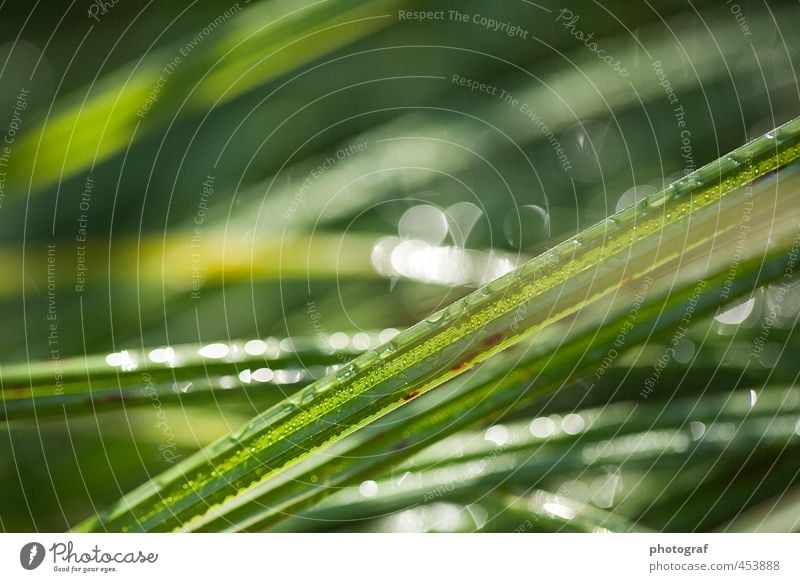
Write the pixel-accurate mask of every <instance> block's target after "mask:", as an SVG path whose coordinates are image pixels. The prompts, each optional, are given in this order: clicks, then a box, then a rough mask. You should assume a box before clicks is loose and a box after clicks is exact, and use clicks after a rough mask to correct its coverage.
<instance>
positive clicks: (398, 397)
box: [81, 120, 800, 531]
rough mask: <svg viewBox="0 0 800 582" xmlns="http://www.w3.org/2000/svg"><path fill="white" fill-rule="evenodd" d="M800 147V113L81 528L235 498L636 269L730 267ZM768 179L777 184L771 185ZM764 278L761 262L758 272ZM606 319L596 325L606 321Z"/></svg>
mask: <svg viewBox="0 0 800 582" xmlns="http://www.w3.org/2000/svg"><path fill="white" fill-rule="evenodd" d="M799 144H800V120H795V121H792V122H790V123H788V124H786V125H784V126H782V127H781V128H778V129H776V130H773V131H772V132H770V133H769V134H767V135H765V136H763V137H762V138H759V139H758V140H755V141H754V142H751V143H750V144H748V145H747V146H744V147H743V148H740V149H738V150H736V151H734V152H732V153H731V154H730V155H728V156H726V157H725V158H722V159H720V160H718V161H716V162H714V163H713V164H710V165H709V166H706V167H704V168H701V169H700V170H698V171H697V172H695V173H692V174H690V175H688V176H686V177H685V178H683V179H681V180H679V181H678V182H676V183H674V184H672V185H670V186H669V187H667V188H665V189H664V190H662V191H660V192H658V193H656V194H654V195H652V196H650V197H648V198H646V199H644V200H642V201H641V202H639V203H637V204H636V205H634V206H632V207H630V208H628V209H626V210H623V211H622V212H620V213H618V214H616V215H614V216H613V217H611V218H609V219H608V220H606V221H603V222H601V223H598V224H596V225H594V226H593V227H590V228H589V229H587V230H585V231H584V232H583V233H581V234H580V235H578V236H576V237H574V238H572V239H570V240H567V241H565V242H563V243H561V244H559V245H558V246H556V247H554V248H553V249H552V250H551V251H548V252H547V253H545V254H544V255H541V256H539V257H537V258H535V259H533V260H531V261H529V262H528V263H526V264H524V265H523V266H521V267H520V268H518V269H516V270H515V271H512V272H511V273H509V274H508V275H505V276H503V277H501V278H499V279H497V280H496V281H494V282H493V283H490V284H489V285H487V286H486V287H484V288H482V289H479V290H478V291H476V292H474V293H472V294H470V295H468V296H467V297H465V298H464V299H461V300H459V301H457V302H455V303H453V304H452V305H450V306H449V307H447V308H446V309H444V310H442V311H439V312H437V313H434V314H432V315H431V316H430V317H429V318H428V319H427V320H425V321H423V322H421V323H419V324H417V325H415V326H414V327H412V328H410V329H408V330H407V331H405V332H403V333H401V334H400V335H398V336H397V337H396V338H395V339H394V340H392V341H390V342H388V343H386V344H384V345H382V346H381V347H379V348H377V349H375V350H370V351H369V352H367V353H365V354H363V355H361V356H359V357H358V358H356V359H355V360H353V361H352V362H351V363H349V364H347V365H345V366H343V367H342V368H341V369H339V370H337V372H336V373H335V374H333V375H330V376H328V377H326V378H323V379H322V380H320V381H318V382H315V383H313V384H312V385H310V386H309V387H308V388H305V389H303V390H301V391H300V392H299V393H298V394H297V395H296V396H294V397H291V398H289V399H287V400H286V401H285V402H284V403H282V404H280V405H277V406H275V407H273V408H271V409H269V410H267V411H266V412H264V413H263V414H261V415H259V416H257V417H256V418H254V419H253V421H252V422H250V423H249V424H248V425H246V426H244V427H243V428H242V429H241V430H239V431H236V432H235V433H233V434H231V435H230V436H229V437H227V438H225V439H222V440H220V441H218V442H217V443H215V444H213V445H210V446H209V447H206V448H205V449H203V450H201V451H199V452H198V453H197V454H196V455H194V456H193V457H191V458H190V459H187V460H186V461H185V462H183V463H181V464H179V465H176V466H175V467H173V468H172V469H170V470H168V471H166V472H165V473H163V474H162V475H161V476H159V477H157V478H156V479H153V480H152V481H150V482H149V483H147V484H145V485H143V486H142V487H141V488H139V489H137V490H135V491H134V492H132V493H131V494H129V495H127V496H126V497H125V498H124V499H123V500H122V501H121V502H120V503H119V504H118V505H117V506H116V507H114V508H112V510H111V511H110V512H108V513H104V514H101V515H99V516H96V518H93V519H92V520H90V521H89V522H86V523H85V524H83V525H82V526H81V529H86V530H104V529H106V530H109V529H110V530H122V531H138V530H145V531H163V530H171V529H175V528H177V527H181V526H188V527H191V522H192V521H193V520H198V519H199V518H201V517H202V516H203V515H205V514H206V513H208V512H209V510H211V509H213V508H215V507H217V506H218V505H219V504H220V503H221V502H223V501H224V500H226V499H228V498H231V497H236V496H237V495H241V494H242V493H245V492H246V491H248V490H249V489H251V488H253V487H254V486H257V485H258V484H259V483H261V482H263V481H264V480H265V478H267V477H269V476H276V475H279V474H280V473H282V472H283V471H285V470H287V469H288V468H290V467H292V466H293V465H295V464H297V463H299V462H300V461H302V460H303V459H305V458H308V457H309V455H310V454H311V453H312V452H313V451H315V450H317V449H319V448H320V447H321V446H323V445H326V444H330V443H332V442H334V441H338V440H340V439H342V438H344V437H345V436H347V435H349V434H352V433H353V432H354V431H356V430H357V429H358V428H360V427H362V426H365V425H367V424H369V423H370V422H371V421H373V420H375V419H377V418H379V417H381V416H383V415H385V414H387V413H388V412H390V411H392V410H394V409H396V408H398V407H400V406H402V405H403V404H404V403H405V402H407V401H409V400H411V399H413V398H415V397H417V396H419V395H421V394H423V393H425V392H427V391H429V390H431V389H432V388H434V387H436V386H438V385H440V384H442V383H444V382H445V381H447V380H448V379H450V378H453V377H455V376H457V375H459V374H461V373H463V372H464V371H465V370H467V369H468V368H470V367H471V366H473V365H475V364H478V363H480V362H483V361H485V360H487V359H488V358H489V357H491V356H492V355H494V354H496V353H498V352H500V351H501V350H503V349H505V348H507V347H509V346H511V345H513V344H515V343H517V342H519V341H520V340H522V339H523V338H525V337H529V336H532V335H535V336H536V338H537V340H538V341H542V340H543V339H545V338H547V337H548V334H549V337H550V341H551V342H552V341H555V340H556V336H555V335H554V334H558V337H560V338H563V337H564V333H565V331H566V330H565V327H566V329H569V328H570V326H571V324H572V319H573V318H575V316H576V315H577V314H579V313H581V310H583V309H585V308H586V307H587V306H588V305H591V304H592V302H593V301H602V300H604V299H606V300H607V299H608V298H609V297H614V298H619V297H624V296H626V294H627V293H625V292H623V293H620V291H625V290H626V289H627V288H628V287H629V286H621V283H623V282H624V281H625V280H626V279H628V278H631V277H634V278H636V277H639V276H641V275H643V274H645V273H653V274H654V275H658V276H659V277H660V278H661V279H662V281H663V279H664V277H665V273H664V272H660V270H661V269H665V270H666V272H667V273H666V274H670V273H672V274H674V279H676V280H678V281H679V282H681V283H684V284H685V283H687V282H688V281H686V277H689V276H691V277H697V278H698V279H700V278H701V277H700V276H701V275H704V274H706V273H705V272H706V271H707V269H708V267H706V266H703V268H702V269H698V268H697V265H698V264H699V263H701V262H702V261H701V259H703V258H704V259H705V261H706V264H709V263H714V265H715V267H716V269H717V270H716V271H714V272H715V273H718V272H720V271H723V270H724V264H725V260H724V259H723V258H722V257H720V256H719V253H720V251H718V250H717V249H720V248H721V249H724V250H727V246H726V245H725V244H722V243H723V241H722V240H720V239H722V238H724V237H725V236H728V237H730V234H731V233H732V232H733V231H735V230H736V227H737V225H738V222H739V220H740V217H741V205H742V203H744V202H747V201H749V198H750V197H751V196H755V195H753V194H752V192H751V191H750V190H749V188H750V187H752V184H753V182H754V180H756V179H757V178H759V177H761V176H764V175H765V174H767V173H769V172H773V171H774V170H775V169H777V168H783V167H785V166H786V165H787V164H790V163H791V162H793V161H794V160H796V159H797V157H798V155H799V154H800V145H799ZM787 173H788V174H789V177H788V178H787V179H786V180H785V181H784V182H783V183H782V184H781V185H780V187H776V184H774V183H773V182H772V181H768V182H762V187H761V188H760V189H759V194H760V196H759V200H761V201H763V202H765V203H767V204H768V206H769V208H770V209H775V210H777V217H776V218H777V220H776V221H775V223H774V224H772V225H771V227H772V231H771V234H772V236H771V237H769V236H766V237H765V235H764V234H763V233H762V234H761V235H758V231H757V232H756V233H754V234H755V235H757V236H761V237H765V238H762V239H761V240H760V241H753V242H754V243H758V242H760V243H761V244H754V245H753V247H752V250H750V251H749V252H753V253H755V254H756V255H758V254H761V257H762V260H763V255H764V252H765V248H764V246H763V244H764V243H765V242H767V240H766V239H768V242H769V245H771V246H777V247H778V248H780V249H781V250H785V248H786V247H787V246H791V241H792V239H793V237H794V235H795V232H794V231H795V230H796V226H797V224H796V223H797V220H796V218H795V219H794V220H792V215H793V213H792V209H793V208H795V206H792V204H796V202H797V198H798V196H800V188H798V187H797V186H798V184H797V181H798V179H797V175H796V174H795V173H793V172H787ZM792 178H794V179H792ZM767 184H768V185H769V187H770V188H772V190H773V192H767V191H765V190H764V188H765V187H766V186H765V185H767ZM745 186H747V188H745ZM745 194H748V196H747V199H745ZM761 206H762V207H761V208H758V210H759V213H758V216H759V218H758V220H754V221H753V226H754V227H755V226H756V225H757V224H758V223H759V222H763V221H764V220H767V219H770V218H772V212H767V211H766V209H765V208H764V207H763V206H764V205H763V204H762V205H761ZM754 215H755V213H754ZM729 242H734V243H735V240H734V241H729ZM687 255H691V256H692V257H691V259H692V261H693V263H694V264H695V268H694V269H686V268H685V267H684V266H683V265H682V264H681V260H682V259H684V258H685V257H687ZM695 255H696V256H695ZM775 260H778V259H775ZM676 261H677V264H676ZM783 263H785V260H783V261H781V265H780V266H782V264H783ZM677 267H681V268H680V269H678V268H677ZM775 268H776V266H775V265H774V264H773V265H772V267H771V269H770V270H768V271H766V273H769V274H770V276H773V277H774V276H776V275H775V273H774V269H775ZM648 276H649V275H648ZM761 277H762V275H761V272H760V271H757V275H756V277H755V278H756V279H760V278H761ZM751 282H752V281H751ZM731 286H733V283H731ZM628 293H630V291H628ZM699 301H700V298H699V296H698V298H697V299H696V302H699ZM723 301H724V299H723ZM716 303H717V304H719V303H721V301H717V302H716ZM679 319H680V318H679ZM557 322H561V323H562V324H563V325H562V326H558V325H555V324H556V323H557ZM598 323H599V322H594V328H595V331H596V328H597V327H598ZM586 331H587V330H584V332H586ZM543 343H544V342H543Z"/></svg>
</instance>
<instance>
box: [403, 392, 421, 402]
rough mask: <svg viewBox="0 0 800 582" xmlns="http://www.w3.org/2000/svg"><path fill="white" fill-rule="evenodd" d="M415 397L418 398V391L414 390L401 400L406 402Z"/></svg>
mask: <svg viewBox="0 0 800 582" xmlns="http://www.w3.org/2000/svg"><path fill="white" fill-rule="evenodd" d="M417 396H419V390H414V391H413V392H410V393H409V394H407V395H405V396H403V400H406V401H408V400H411V399H412V398H416V397H417Z"/></svg>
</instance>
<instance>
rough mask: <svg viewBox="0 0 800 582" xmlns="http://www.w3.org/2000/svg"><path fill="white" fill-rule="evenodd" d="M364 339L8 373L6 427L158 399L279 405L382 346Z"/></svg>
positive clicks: (97, 360)
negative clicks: (10, 422) (342, 343)
mask: <svg viewBox="0 0 800 582" xmlns="http://www.w3.org/2000/svg"><path fill="white" fill-rule="evenodd" d="M345 335H347V334H345ZM360 335H361V337H360V338H359V342H360V343H361V344H363V346H362V347H361V348H356V347H355V346H354V345H353V342H352V341H349V342H348V344H347V345H346V346H344V347H341V348H339V349H334V347H333V346H332V344H331V340H330V338H328V337H323V336H319V337H294V338H281V339H279V338H275V337H268V338H265V339H252V340H249V341H227V342H214V343H207V344H184V345H176V346H162V347H155V348H151V349H126V350H120V351H119V352H115V353H112V354H107V355H93V356H87V357H84V358H78V357H76V358H64V359H62V360H59V362H57V363H55V362H52V361H44V362H35V363H32V364H28V363H19V364H10V365H5V366H2V367H0V399H1V400H2V406H0V420H13V421H22V420H26V419H32V418H36V419H43V418H48V417H52V416H57V417H62V418H63V416H64V415H65V414H66V415H69V416H71V417H74V416H80V415H82V414H92V413H95V412H98V411H100V410H107V409H111V408H115V407H121V406H123V405H124V406H125V407H131V406H142V405H147V404H148V403H151V402H152V401H153V399H156V398H157V399H158V400H159V402H161V403H163V404H166V403H169V402H180V403H183V404H194V403H201V402H220V401H240V402H253V401H254V400H255V402H258V403H259V404H260V405H271V404H275V403H276V402H278V401H280V400H283V398H285V397H286V396H288V395H289V394H292V393H294V392H296V391H297V390H298V389H299V388H300V387H302V386H304V385H307V384H309V382H311V381H313V380H316V379H317V378H319V377H321V376H324V375H325V374H326V373H327V371H329V369H330V368H331V367H332V366H337V365H341V364H342V363H343V362H347V361H349V360H351V359H352V358H353V357H355V356H357V355H358V354H360V353H362V352H363V351H364V349H366V348H367V347H369V346H376V345H378V344H379V343H380V340H379V334H377V333H366V332H361V333H360ZM347 337H348V339H350V336H349V335H347Z"/></svg>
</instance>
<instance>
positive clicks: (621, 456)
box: [277, 415, 800, 531]
mask: <svg viewBox="0 0 800 582" xmlns="http://www.w3.org/2000/svg"><path fill="white" fill-rule="evenodd" d="M795 422H796V420H795V418H794V416H793V415H792V416H790V415H782V416H777V417H775V418H764V417H759V418H753V419H748V420H746V421H744V422H742V423H741V424H740V425H739V426H737V427H736V429H734V430H729V425H730V423H729V422H726V423H710V424H708V425H707V431H706V433H704V435H703V437H701V438H697V437H696V435H695V434H694V433H693V430H692V429H691V428H690V427H688V426H687V427H684V428H682V429H671V430H654V431H647V432H644V433H635V434H630V435H624V436H620V437H616V438H612V439H607V440H604V441H598V442H590V443H586V444H585V445H584V444H582V443H580V440H579V441H578V443H579V444H578V446H571V445H568V444H558V445H554V446H552V447H547V446H546V447H543V448H541V449H535V450H533V451H525V452H521V451H517V452H513V453H496V454H493V455H488V456H486V457H484V458H483V459H482V460H481V461H480V462H475V461H465V462H452V463H448V464H443V465H442V466H441V467H439V468H436V469H431V468H428V469H427V470H426V471H422V472H411V471H409V472H408V473H407V474H406V476H405V478H404V477H403V476H402V475H401V474H398V475H401V476H400V477H399V478H392V479H386V480H379V481H374V482H370V483H369V486H370V493H371V496H370V497H368V498H367V497H365V496H364V495H363V494H362V491H361V488H360V487H353V488H349V489H345V490H343V491H341V492H340V493H338V494H337V495H336V496H335V497H331V498H330V499H329V500H328V502H327V503H326V504H324V505H322V506H320V507H319V508H318V509H315V510H313V511H311V512H309V513H308V514H307V515H305V516H303V517H300V518H295V519H293V520H292V521H291V522H286V523H285V524H281V526H280V527H278V528H277V530H278V531H305V530H309V529H313V528H314V522H318V525H320V526H323V527H324V526H325V524H327V525H328V526H330V525H331V524H333V523H343V522H347V521H356V520H364V519H372V518H374V517H377V516H381V515H386V514H388V513H392V512H397V511H401V510H403V509H405V508H408V507H413V506H415V505H417V504H420V503H430V502H432V501H457V502H462V503H480V502H481V501H482V499H483V497H484V495H485V494H486V493H487V492H491V491H494V490H496V489H497V488H502V487H507V486H512V485H516V486H519V487H525V488H531V487H540V486H541V482H542V480H544V479H549V480H551V481H552V480H554V479H556V478H557V477H558V475H560V474H564V475H572V474H576V473H577V474H582V473H583V472H585V471H589V470H592V469H601V468H603V467H608V466H614V467H618V468H620V469H622V470H630V469H633V468H639V469H641V470H643V471H648V472H649V471H652V470H654V469H661V468H667V469H672V470H673V471H677V470H679V469H681V468H682V466H683V465H684V464H685V462H686V461H687V459H690V460H691V461H692V462H694V463H699V462H702V461H714V460H718V459H721V458H722V457H723V455H730V456H736V457H737V458H744V457H745V455H746V453H747V452H749V451H752V450H754V449H755V448H759V447H760V448H761V449H766V448H767V447H768V445H771V446H772V447H773V448H774V447H782V446H785V445H787V443H788V444H789V445H790V447H789V451H790V452H792V451H794V452H796V451H797V450H798V444H799V443H798V441H799V440H800V439H799V438H798V435H797V434H796V433H795V432H794V424H795ZM791 469H792V468H791V467H789V470H790V471H791ZM564 480H566V478H564ZM714 487H719V482H717V481H715V482H714V483H712V485H711V486H710V488H709V490H711V489H713V488H714ZM654 497H655V495H654ZM708 498H709V497H708V496H706V497H705V499H708ZM702 500H703V497H702V496H698V499H697V503H698V504H701V503H702ZM740 501H742V503H744V501H746V500H744V499H740ZM662 505H663V507H664V510H665V511H667V510H668V508H670V507H672V508H674V507H675V506H676V504H675V503H674V500H673V501H672V502H670V503H663V504H662ZM743 506H744V505H737V506H736V507H743ZM659 508H660V506H659ZM719 509H721V510H724V508H719ZM692 514H693V512H691V511H690V512H688V515H692ZM701 515H702V513H701Z"/></svg>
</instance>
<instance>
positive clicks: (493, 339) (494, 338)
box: [483, 333, 503, 347]
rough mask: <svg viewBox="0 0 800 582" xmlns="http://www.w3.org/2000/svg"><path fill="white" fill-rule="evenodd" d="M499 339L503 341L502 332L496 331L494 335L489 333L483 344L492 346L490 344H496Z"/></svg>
mask: <svg viewBox="0 0 800 582" xmlns="http://www.w3.org/2000/svg"><path fill="white" fill-rule="evenodd" d="M501 341H503V334H502V333H496V334H494V335H490V336H489V337H487V338H486V339H485V340H483V345H485V346H487V347H492V346H496V345H497V344H499V343H500V342H501Z"/></svg>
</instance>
